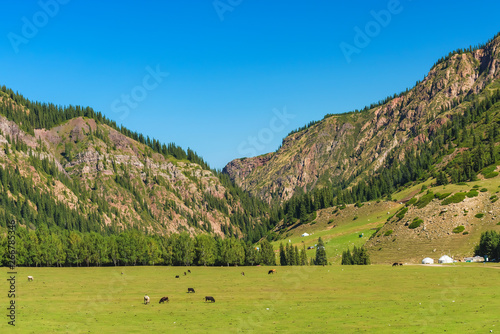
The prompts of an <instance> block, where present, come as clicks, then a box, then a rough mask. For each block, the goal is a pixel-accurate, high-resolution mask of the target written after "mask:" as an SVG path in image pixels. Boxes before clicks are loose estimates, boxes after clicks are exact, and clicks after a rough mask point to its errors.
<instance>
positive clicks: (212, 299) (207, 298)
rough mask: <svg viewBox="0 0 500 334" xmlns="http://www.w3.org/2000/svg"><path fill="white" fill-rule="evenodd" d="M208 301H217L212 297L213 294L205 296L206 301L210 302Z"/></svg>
mask: <svg viewBox="0 0 500 334" xmlns="http://www.w3.org/2000/svg"><path fill="white" fill-rule="evenodd" d="M208 301H209V302H213V303H215V299H214V297H212V296H206V297H205V302H208Z"/></svg>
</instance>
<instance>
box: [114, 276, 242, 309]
mask: <svg viewBox="0 0 500 334" xmlns="http://www.w3.org/2000/svg"><path fill="white" fill-rule="evenodd" d="M187 272H188V273H190V274H191V270H188V271H187ZM122 274H123V273H122ZM186 275H187V273H186V272H184V276H186ZM243 275H245V274H244V273H243ZM175 278H180V275H175ZM187 293H196V291H194V288H188V291H187ZM150 300H151V298H149V296H148V295H145V296H144V305H147V304H149V303H150ZM169 301H170V300H169V299H168V297H166V296H165V297H161V298H160V302H159V304H164V303H165V302H167V303H168V302H169ZM204 301H205V302H211V303H215V298H214V297H212V296H206V297H205V298H204Z"/></svg>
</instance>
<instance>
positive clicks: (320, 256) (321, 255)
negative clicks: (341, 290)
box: [314, 237, 328, 266]
mask: <svg viewBox="0 0 500 334" xmlns="http://www.w3.org/2000/svg"><path fill="white" fill-rule="evenodd" d="M314 263H315V264H316V265H317V266H321V265H323V266H324V265H326V264H328V260H327V257H326V250H325V244H324V243H323V240H322V239H321V237H319V239H318V245H317V246H316V260H315V261H314Z"/></svg>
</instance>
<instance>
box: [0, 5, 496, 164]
mask: <svg viewBox="0 0 500 334" xmlns="http://www.w3.org/2000/svg"><path fill="white" fill-rule="evenodd" d="M41 3H46V4H48V5H47V6H41V5H40V4H39V2H38V1H4V2H3V3H2V11H1V12H0V50H1V52H0V61H1V65H0V84H4V85H6V86H8V87H10V88H12V89H14V90H17V91H19V92H20V93H22V94H23V95H24V96H26V97H27V98H29V99H32V100H38V101H43V102H53V103H56V104H61V105H68V104H73V105H77V104H78V105H85V106H87V105H88V106H91V107H93V108H94V109H95V110H99V111H102V112H103V113H104V114H105V115H106V116H107V117H109V118H111V119H113V120H116V121H117V123H118V124H123V125H124V126H126V127H128V128H130V129H132V130H135V131H138V132H141V133H143V134H145V135H149V136H150V137H151V138H157V139H159V140H160V141H161V142H165V143H168V142H175V143H176V144H178V145H180V146H182V147H184V148H187V147H191V148H192V149H194V150H195V151H196V152H198V153H199V154H200V155H201V156H202V157H204V158H205V160H207V161H208V162H209V163H210V165H211V166H212V167H216V168H222V167H223V166H224V165H225V164H226V163H227V162H229V161H230V160H232V159H235V158H238V157H243V156H250V155H253V154H262V153H266V152H270V151H274V150H276V149H277V148H278V146H279V145H280V143H281V140H282V138H283V137H285V136H286V135H287V134H288V132H290V131H291V130H293V129H295V128H297V127H300V126H302V125H304V124H306V123H308V122H310V121H312V120H317V119H321V118H323V116H324V115H325V114H327V113H340V112H346V111H350V110H352V109H356V108H362V107H364V106H365V105H367V104H370V103H371V102H375V101H377V100H379V99H382V98H384V97H386V96H387V95H392V94H393V93H396V92H400V91H402V90H404V89H406V88H407V87H411V86H413V85H414V83H415V81H416V80H419V79H422V78H423V77H424V75H425V74H426V73H427V72H428V70H429V69H430V68H431V66H432V65H433V63H434V62H435V61H436V60H437V59H438V58H440V57H442V56H444V55H446V54H447V53H448V52H449V51H452V50H454V49H456V48H461V47H468V46H469V45H470V44H473V45H474V44H477V43H482V42H485V41H487V40H488V39H489V38H491V37H493V36H494V35H495V34H496V33H497V32H499V31H500V20H499V19H498V13H500V2H499V1H497V0H483V1H475V2H473V1H470V0H469V1H464V0H458V1H434V2H431V1H423V0H413V1H410V0H400V1H399V5H397V3H398V1H395V0H390V1H385V0H384V1H350V2H349V1H341V2H337V1H326V0H325V1H308V2H306V1H290V0H288V1H281V0H273V1H269V0H242V1H240V0H220V1H213V0H207V1H186V0H170V1H126V0H125V1H93V0H87V1H81V0H41ZM54 4H57V6H54ZM214 4H215V5H216V6H217V9H216V7H215V5H214ZM44 7H45V8H44ZM388 9H390V10H391V11H392V13H391V12H389V13H390V18H389V17H388V16H387V15H385V16H384V15H382V16H381V17H380V18H379V19H380V20H382V21H380V22H381V23H375V22H376V21H375V18H374V17H373V15H372V14H371V11H374V12H376V13H380V11H382V10H384V11H387V10H388ZM384 13H387V12H384ZM356 27H358V28H359V29H360V30H361V31H365V32H366V28H368V31H369V33H370V35H371V37H370V36H368V37H369V40H368V41H367V40H361V39H359V40H357V41H356V40H355V36H356V34H357V33H356V31H355V28H356ZM33 28H34V29H33ZM370 29H371V30H370ZM356 42H357V46H356ZM341 43H344V44H341ZM348 44H349V45H350V46H352V47H356V48H357V51H356V52H355V53H352V54H350V55H349V57H348V58H350V59H349V60H350V61H347V58H346V56H345V54H344V52H343V51H342V48H341V47H340V46H341V45H344V47H345V46H346V45H348ZM157 68H158V69H159V71H160V72H161V73H160V74H159V75H158V74H156V75H155V76H152V75H151V74H150V72H155V71H156V70H157ZM167 72H168V75H166V74H165V73H167ZM155 78H156V79H155ZM127 96H128V97H127ZM284 109H286V113H287V114H288V115H291V116H293V118H291V116H287V117H285V118H282V119H280V118H277V116H276V112H277V111H279V112H280V113H283V110H284ZM252 138H253V139H252Z"/></svg>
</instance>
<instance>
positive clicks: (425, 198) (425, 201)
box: [415, 191, 434, 209]
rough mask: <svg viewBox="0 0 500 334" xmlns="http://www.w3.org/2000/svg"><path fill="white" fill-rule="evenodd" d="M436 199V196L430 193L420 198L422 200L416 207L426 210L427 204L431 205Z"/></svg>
mask: <svg viewBox="0 0 500 334" xmlns="http://www.w3.org/2000/svg"><path fill="white" fill-rule="evenodd" d="M433 198H434V194H433V193H432V192H431V191H429V192H428V193H427V194H425V195H423V196H422V197H420V199H419V200H418V201H417V203H415V206H416V207H417V208H419V209H422V208H424V207H425V206H426V205H427V204H429V203H430V202H431V201H432V200H433Z"/></svg>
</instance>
